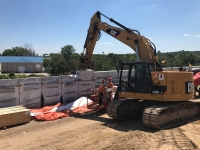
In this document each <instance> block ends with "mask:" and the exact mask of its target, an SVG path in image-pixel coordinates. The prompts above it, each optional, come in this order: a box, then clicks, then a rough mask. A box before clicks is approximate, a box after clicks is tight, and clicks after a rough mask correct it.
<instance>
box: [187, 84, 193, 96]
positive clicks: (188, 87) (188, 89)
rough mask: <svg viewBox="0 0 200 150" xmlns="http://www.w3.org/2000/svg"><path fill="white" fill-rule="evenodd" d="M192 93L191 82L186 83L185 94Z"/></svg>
mask: <svg viewBox="0 0 200 150" xmlns="http://www.w3.org/2000/svg"><path fill="white" fill-rule="evenodd" d="M193 92H194V83H193V82H186V93H187V94H190V93H193Z"/></svg>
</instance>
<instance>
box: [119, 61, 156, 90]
mask: <svg viewBox="0 0 200 150" xmlns="http://www.w3.org/2000/svg"><path fill="white" fill-rule="evenodd" d="M151 71H153V63H151V62H135V63H122V64H121V74H120V83H119V91H121V92H136V93H151V92H152V81H151Z"/></svg>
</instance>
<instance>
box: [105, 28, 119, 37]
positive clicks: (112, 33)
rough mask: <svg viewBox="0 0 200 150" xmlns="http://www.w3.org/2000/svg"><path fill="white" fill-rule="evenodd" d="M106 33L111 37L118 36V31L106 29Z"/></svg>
mask: <svg viewBox="0 0 200 150" xmlns="http://www.w3.org/2000/svg"><path fill="white" fill-rule="evenodd" d="M106 33H108V34H110V35H112V36H113V37H117V36H118V35H119V34H120V31H118V30H115V29H107V30H106Z"/></svg>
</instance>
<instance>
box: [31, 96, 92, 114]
mask: <svg viewBox="0 0 200 150" xmlns="http://www.w3.org/2000/svg"><path fill="white" fill-rule="evenodd" d="M92 102H93V101H92V100H90V99H88V98H87V97H81V98H79V99H77V100H76V101H74V102H71V103H69V104H66V105H62V106H59V107H54V108H53V109H52V110H50V111H47V112H34V113H31V116H37V115H39V114H41V113H48V112H60V111H63V110H74V109H76V108H78V107H81V106H85V105H87V104H91V103H92Z"/></svg>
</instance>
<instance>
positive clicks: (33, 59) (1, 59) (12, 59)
mask: <svg viewBox="0 0 200 150" xmlns="http://www.w3.org/2000/svg"><path fill="white" fill-rule="evenodd" d="M20 62H23V63H43V58H42V57H41V56H0V63H20Z"/></svg>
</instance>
